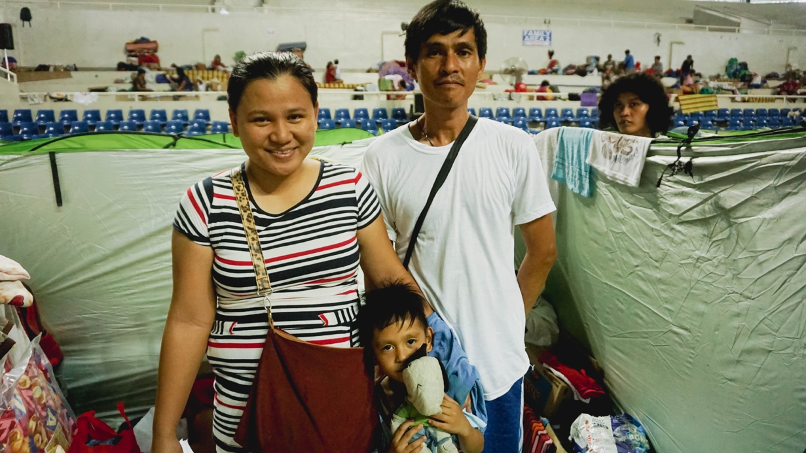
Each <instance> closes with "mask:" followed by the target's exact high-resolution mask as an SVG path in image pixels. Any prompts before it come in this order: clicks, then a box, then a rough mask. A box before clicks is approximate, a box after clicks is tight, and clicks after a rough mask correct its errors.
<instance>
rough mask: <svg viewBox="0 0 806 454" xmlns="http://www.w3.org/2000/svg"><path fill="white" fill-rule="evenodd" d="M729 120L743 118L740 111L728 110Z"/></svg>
mask: <svg viewBox="0 0 806 454" xmlns="http://www.w3.org/2000/svg"><path fill="white" fill-rule="evenodd" d="M730 118H744V115H742V109H730Z"/></svg>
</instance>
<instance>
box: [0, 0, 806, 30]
mask: <svg viewBox="0 0 806 454" xmlns="http://www.w3.org/2000/svg"><path fill="white" fill-rule="evenodd" d="M2 3H3V6H4V7H6V6H7V5H9V4H13V5H29V6H30V5H31V4H36V5H39V6H52V7H55V8H56V9H61V8H62V6H65V7H69V6H78V7H85V8H92V9H97V8H103V9H108V10H110V11H114V10H116V9H117V10H132V9H143V10H154V9H156V10H158V11H170V10H191V11H192V10H196V11H199V12H206V13H215V12H219V11H220V9H221V8H222V6H221V5H209V4H207V5H202V4H182V3H139V2H136V3H135V2H113V1H99V2H90V1H62V0H55V1H54V0H2ZM226 9H227V11H228V12H229V13H249V14H254V13H256V12H262V13H264V14H268V13H271V12H276V11H299V12H300V13H306V14H307V13H310V9H306V8H302V7H278V6H268V5H263V6H233V5H227V6H226ZM317 11H318V12H329V11H332V12H338V13H372V14H379V15H385V14H403V15H406V16H410V15H411V13H412V12H411V11H408V10H405V11H404V10H393V9H372V10H370V9H360V8H340V7H332V8H328V7H324V8H322V7H318V8H317ZM484 20H485V21H486V22H496V23H504V24H507V23H523V22H536V23H543V22H544V21H546V20H549V21H551V22H552V23H563V24H574V25H578V26H584V25H592V26H609V27H629V28H632V29H634V28H645V29H646V28H653V29H656V28H662V29H674V30H687V31H706V32H721V33H746V34H747V33H749V34H764V35H786V36H806V30H801V29H791V28H780V27H776V26H774V25H768V26H766V27H758V28H756V27H730V26H722V25H695V24H685V23H674V22H654V21H637V20H633V21H630V20H619V19H580V18H568V17H540V16H513V15H506V14H500V15H497V14H485V15H484Z"/></svg>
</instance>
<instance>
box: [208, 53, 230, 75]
mask: <svg viewBox="0 0 806 454" xmlns="http://www.w3.org/2000/svg"><path fill="white" fill-rule="evenodd" d="M209 68H210V69H212V70H213V71H226V70H227V65H225V64H224V63H222V62H221V55H218V54H216V56H215V57H213V61H212V62H210V67H209Z"/></svg>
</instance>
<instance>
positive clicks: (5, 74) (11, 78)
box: [0, 67, 17, 84]
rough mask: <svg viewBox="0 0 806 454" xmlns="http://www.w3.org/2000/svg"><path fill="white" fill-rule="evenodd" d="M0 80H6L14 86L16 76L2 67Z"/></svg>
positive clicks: (0, 68)
mask: <svg viewBox="0 0 806 454" xmlns="http://www.w3.org/2000/svg"><path fill="white" fill-rule="evenodd" d="M0 79H6V80H7V81H9V82H11V83H14V84H16V83H17V75H16V74H15V73H13V72H11V71H9V70H7V69H6V68H3V67H0Z"/></svg>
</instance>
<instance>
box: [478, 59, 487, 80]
mask: <svg viewBox="0 0 806 454" xmlns="http://www.w3.org/2000/svg"><path fill="white" fill-rule="evenodd" d="M486 66H487V57H484V58H482V59H481V66H480V67H479V75H478V77H476V80H477V81H479V80H481V76H483V75H484V68H485V67H486Z"/></svg>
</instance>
